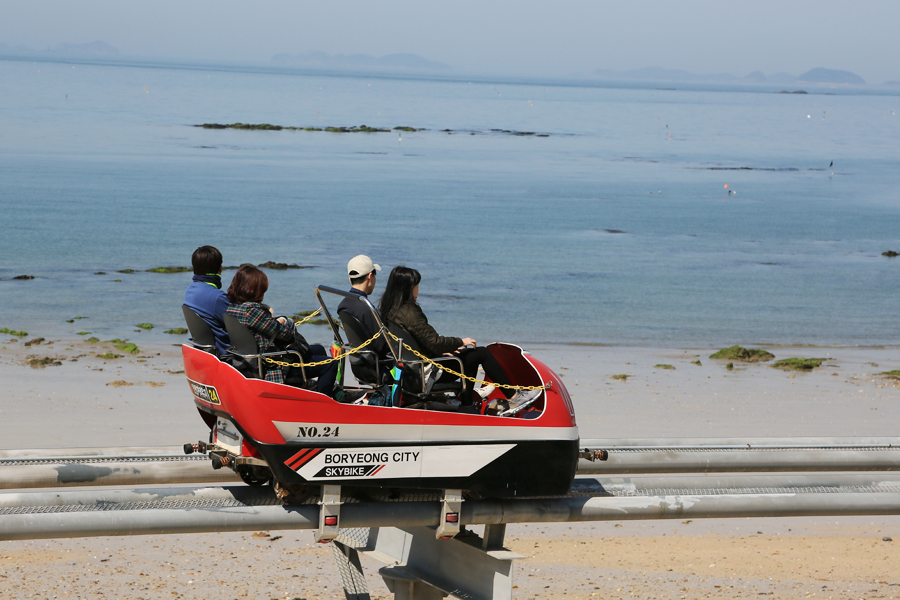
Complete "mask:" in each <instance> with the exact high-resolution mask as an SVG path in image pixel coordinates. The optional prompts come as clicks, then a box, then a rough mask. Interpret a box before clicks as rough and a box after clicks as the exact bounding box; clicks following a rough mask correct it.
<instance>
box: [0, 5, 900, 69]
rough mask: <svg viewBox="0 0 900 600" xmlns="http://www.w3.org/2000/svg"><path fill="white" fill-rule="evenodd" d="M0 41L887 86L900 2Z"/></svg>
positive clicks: (199, 54)
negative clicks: (826, 74) (829, 77)
mask: <svg viewBox="0 0 900 600" xmlns="http://www.w3.org/2000/svg"><path fill="white" fill-rule="evenodd" d="M0 7H2V14H3V19H2V22H0V42H3V43H6V44H9V45H25V46H29V47H31V48H34V49H39V50H43V49H46V48H47V47H49V46H54V45H56V44H59V43H62V42H75V43H85V42H91V41H94V40H103V41H105V42H107V43H109V44H111V45H113V46H115V47H116V48H118V50H119V52H120V53H121V54H123V55H130V56H142V57H158V58H174V59H183V60H191V59H202V60H222V61H249V62H267V61H268V60H269V59H270V58H271V57H272V55H274V54H277V53H281V52H286V53H290V54H297V53H307V52H313V51H324V52H328V53H330V54H338V53H340V54H355V53H360V54H370V55H373V56H382V55H384V54H392V53H397V52H408V53H412V54H418V55H420V56H423V57H424V58H427V59H430V60H436V61H440V62H445V63H447V64H449V65H450V66H452V67H453V68H454V70H456V71H458V72H478V73H482V72H487V73H501V74H502V73H514V74H523V73H524V74H534V75H552V74H558V75H572V74H586V73H589V72H591V71H593V70H595V69H614V70H627V69H637V68H642V67H648V66H660V67H664V68H669V69H684V70H687V71H693V72H696V73H721V72H725V73H733V74H736V75H746V74H747V73H749V72H750V71H754V70H760V71H763V72H764V73H766V74H767V75H771V74H773V73H776V72H778V71H786V72H788V73H791V74H793V75H799V74H800V73H802V72H804V71H806V70H808V69H811V68H813V67H826V68H832V69H844V70H848V71H853V72H854V73H857V74H859V75H860V76H862V77H863V79H865V80H866V81H867V82H869V83H874V84H880V83H883V82H884V81H885V80H900V35H898V34H897V28H898V25H900V2H897V1H894V0H891V1H887V0H884V1H882V0H878V1H869V2H867V1H865V0H860V1H858V2H848V1H837V0H817V1H811V0H798V1H792V0H778V1H774V0H753V1H746V2H732V1H727V0H685V1H682V2H666V1H663V0H644V1H642V0H631V1H626V2H622V1H616V2H602V1H599V0H594V1H588V0H574V1H565V0H557V1H556V2H536V1H534V0H517V1H515V2H514V1H511V0H478V1H472V0H454V1H453V2H444V3H440V4H438V3H435V2H422V1H411V0H394V1H391V2H374V1H344V0H328V1H325V2H321V1H320V2H305V1H299V0H296V1H286V0H277V1H268V2H266V1H261V2H248V1H246V0H244V1H237V0H215V1H212V0H188V1H184V0H179V1H177V2H176V1H173V0H153V1H152V2H142V3H133V2H123V1H122V0H114V1H113V0H82V1H78V2H72V1H70V0H27V1H24V2H23V1H18V0H15V1H13V0H0Z"/></svg>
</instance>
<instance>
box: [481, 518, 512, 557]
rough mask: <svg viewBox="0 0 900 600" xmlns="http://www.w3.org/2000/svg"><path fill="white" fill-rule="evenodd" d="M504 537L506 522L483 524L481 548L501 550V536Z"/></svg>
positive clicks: (486, 550) (488, 550)
mask: <svg viewBox="0 0 900 600" xmlns="http://www.w3.org/2000/svg"><path fill="white" fill-rule="evenodd" d="M505 537H506V523H494V524H493V525H485V526H484V539H483V540H481V549H482V550H484V551H485V552H490V551H492V550H503V538H505Z"/></svg>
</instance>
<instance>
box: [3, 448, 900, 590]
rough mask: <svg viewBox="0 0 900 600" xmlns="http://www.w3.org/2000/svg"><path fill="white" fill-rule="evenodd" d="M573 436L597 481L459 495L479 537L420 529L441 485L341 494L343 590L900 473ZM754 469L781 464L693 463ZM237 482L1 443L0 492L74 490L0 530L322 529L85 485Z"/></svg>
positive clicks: (194, 498) (885, 452)
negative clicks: (543, 542) (554, 536)
mask: <svg viewBox="0 0 900 600" xmlns="http://www.w3.org/2000/svg"><path fill="white" fill-rule="evenodd" d="M582 446H583V447H587V448H593V449H604V450H607V452H608V460H605V461H595V462H591V461H587V460H582V461H580V463H579V474H581V475H584V474H585V473H603V474H604V475H605V476H604V477H583V476H582V477H579V478H577V479H576V480H575V482H574V485H573V487H572V489H571V491H570V493H569V494H567V495H566V496H564V497H554V498H524V499H515V500H502V501H498V500H489V501H465V502H463V503H462V507H461V510H459V520H460V522H461V523H465V524H471V525H477V524H484V525H485V532H484V537H483V538H480V537H478V536H475V538H477V539H476V540H474V542H473V540H472V538H471V535H474V534H470V537H469V538H466V539H464V540H452V541H449V542H443V541H438V540H435V536H434V530H433V529H430V528H431V527H434V526H436V525H439V522H440V521H441V519H442V516H441V514H442V513H441V509H442V504H443V503H442V502H441V499H442V496H441V495H440V494H439V493H430V492H421V493H414V494H408V495H406V496H402V497H399V498H396V497H390V496H387V495H383V496H382V495H379V494H378V493H377V492H374V493H369V494H367V499H366V500H365V501H360V500H358V499H356V498H353V497H347V496H345V497H344V498H341V501H342V506H341V510H340V527H341V529H340V531H341V535H340V537H339V538H338V539H336V540H335V541H334V543H333V546H334V549H335V560H336V563H337V565H338V568H339V572H340V573H341V579H342V582H343V585H344V590H345V594H346V595H347V597H348V598H354V599H356V600H362V599H366V598H368V597H369V595H368V593H367V591H366V586H365V578H364V576H363V572H362V567H361V565H360V563H359V555H360V554H365V555H368V556H371V557H373V558H375V559H377V560H381V561H383V562H386V564H387V565H388V566H386V567H384V568H382V569H381V570H380V571H379V574H380V575H381V576H382V577H383V578H384V580H385V583H386V584H387V585H388V587H389V589H390V590H391V591H392V592H394V593H395V599H397V600H402V599H410V600H436V599H437V598H443V597H444V596H445V595H446V594H452V595H455V596H457V597H459V598H466V599H469V600H487V599H489V598H490V599H493V600H511V599H512V597H513V586H512V563H513V561H514V560H515V559H517V558H521V557H520V556H518V555H516V554H514V553H512V552H509V551H508V550H506V549H504V548H502V544H503V537H504V534H505V528H506V524H507V523H541V522H544V523H546V522H572V521H608V520H613V521H621V520H637V519H684V518H694V519H701V518H733V517H786V516H828V515H900V474H895V473H889V471H897V470H900V440H898V439H896V438H865V439H860V438H852V439H851V438H804V439H771V438H757V439H753V440H731V439H715V440H709V439H707V440H702V439H701V440H696V439H679V440H582ZM751 471H755V472H757V473H764V472H767V471H785V472H786V471H791V472H792V473H791V474H789V475H788V474H781V475H769V474H752V475H736V474H735V475H701V473H707V474H710V473H721V472H751ZM804 471H806V473H803V472H804ZM837 471H841V472H837ZM859 471H870V472H868V473H862V472H859ZM630 473H644V475H640V476H627V475H628V474H630ZM653 473H660V474H661V475H654V474H653ZM677 473H691V474H689V475H676V474H677ZM236 478H237V477H236V475H235V474H234V473H233V472H232V471H230V470H228V469H220V470H218V471H216V470H213V469H212V468H210V465H209V464H208V462H207V457H205V456H203V455H200V456H197V455H188V456H186V455H184V454H182V450H181V449H180V448H87V449H78V450H14V451H0V488H6V489H10V488H18V489H24V488H37V487H51V486H52V487H59V486H80V487H82V488H84V489H82V490H79V491H63V492H18V493H16V492H10V493H3V494H0V540H24V539H48V538H63V537H93V536H112V535H115V536H118V535H141V534H170V533H201V532H220V531H256V530H260V529H262V530H267V529H268V530H281V529H320V528H321V526H322V524H321V518H322V515H321V514H320V512H321V508H320V506H319V505H318V504H317V503H316V502H315V501H314V500H310V501H309V502H308V503H306V504H304V505H301V506H284V505H282V504H281V502H280V501H279V500H278V499H276V498H275V496H274V493H273V490H272V488H271V487H268V486H264V487H251V486H245V485H238V486H233V487H178V488H162V489H150V488H144V489H122V490H117V489H108V488H107V489H94V490H88V489H86V486H97V485H107V486H111V485H129V486H131V485H139V484H150V483H155V484H163V483H164V484H173V483H188V482H190V483H202V482H213V481H217V482H222V481H233V480H235V479H236ZM370 528H371V529H370ZM320 533H321V529H320ZM357 538H358V539H357ZM413 549H414V551H413Z"/></svg>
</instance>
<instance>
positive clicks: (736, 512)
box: [0, 487, 900, 540]
mask: <svg viewBox="0 0 900 600" xmlns="http://www.w3.org/2000/svg"><path fill="white" fill-rule="evenodd" d="M238 489H243V490H247V489H253V488H238ZM221 490H225V492H222V491H221ZM257 490H259V488H257ZM709 491H710V490H709V489H707V490H680V491H679V490H675V491H673V492H672V493H661V494H656V495H653V494H646V495H642V494H641V493H636V494H633V495H632V494H627V493H625V494H620V495H613V494H610V495H602V496H596V495H592V496H586V497H585V496H575V497H566V498H542V499H520V500H487V501H466V502H464V503H463V507H462V514H461V521H462V522H463V523H465V524H471V525H477V524H500V523H550V522H573V521H575V522H579V521H610V520H611V521H621V520H638V519H683V518H694V519H700V518H734V517H786V516H831V515H897V514H900V491H897V488H882V489H881V490H871V489H870V490H868V491H857V490H856V488H843V489H832V490H829V491H825V492H821V491H817V490H815V489H810V490H803V489H796V488H787V487H783V488H781V489H777V490H771V491H757V490H754V489H744V490H743V491H737V490H736V491H733V492H727V491H726V493H709ZM132 492H134V493H139V494H143V495H148V494H149V495H154V494H155V495H156V496H159V497H161V498H164V499H163V500H151V501H149V502H123V503H118V504H115V503H114V504H109V503H97V504H96V505H94V506H84V505H79V504H67V505H62V506H56V507H49V508H51V509H52V510H47V509H48V507H40V506H31V507H27V506H22V507H20V508H21V509H22V510H15V509H10V508H9V507H8V508H4V509H2V510H0V539H2V540H22V539H48V538H62V537H94V536H120V535H144V534H173V533H204V532H216V531H251V530H260V529H269V530H272V529H275V530H281V529H315V528H318V526H319V522H318V517H319V507H318V506H317V505H315V504H308V505H303V506H281V505H277V504H257V503H254V502H253V501H252V500H251V499H249V498H248V497H241V496H240V495H239V494H240V493H242V492H237V494H238V495H235V492H234V488H231V489H229V488H220V489H219V490H216V491H212V492H209V494H210V495H207V496H204V492H202V490H185V489H183V488H182V489H179V490H177V491H169V492H164V491H160V490H156V491H152V490H149V491H148V490H133V491H132ZM253 493H257V494H258V493H259V492H258V491H256V492H253ZM178 494H181V495H183V496H192V498H191V502H190V504H189V505H181V504H180V503H179V502H180V501H179V500H174V499H173V498H175V497H177V495H178ZM123 498H124V496H123ZM154 505H156V506H157V507H158V508H153V506H154ZM440 514H441V506H440V503H439V502H436V501H431V502H427V501H421V502H360V503H347V504H344V505H343V506H342V509H341V526H342V527H344V528H352V527H395V526H436V525H437V524H438V521H439V520H440Z"/></svg>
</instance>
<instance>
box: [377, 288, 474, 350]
mask: <svg viewBox="0 0 900 600" xmlns="http://www.w3.org/2000/svg"><path fill="white" fill-rule="evenodd" d="M391 322H392V323H396V324H397V325H399V326H400V327H402V328H403V329H405V330H406V331H408V332H409V333H410V335H412V336H413V337H414V338H415V339H416V342H417V343H418V344H419V347H420V348H421V349H422V351H423V353H424V354H426V355H428V356H430V357H432V358H433V357H435V356H440V355H441V354H444V353H445V352H453V351H454V350H456V349H457V348H459V347H460V346H462V345H463V343H462V339H461V338H458V337H444V336H442V335H438V332H437V331H435V330H434V327H432V326H431V325H429V324H428V317H426V316H425V313H424V312H422V309H421V307H419V305H418V304H416V303H415V302H407V303H406V304H404V305H403V306H401V307H400V308H399V309H397V312H396V313H395V314H394V316H393V318H392V319H391Z"/></svg>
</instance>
